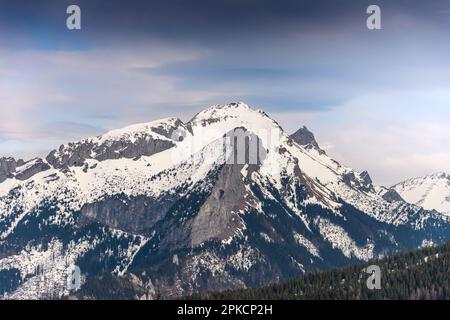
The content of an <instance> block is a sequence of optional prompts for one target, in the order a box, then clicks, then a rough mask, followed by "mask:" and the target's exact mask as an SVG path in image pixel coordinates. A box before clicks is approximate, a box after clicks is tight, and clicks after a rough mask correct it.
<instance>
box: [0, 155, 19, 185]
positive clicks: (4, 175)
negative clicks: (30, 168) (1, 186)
mask: <svg viewBox="0 0 450 320" xmlns="http://www.w3.org/2000/svg"><path fill="white" fill-rule="evenodd" d="M23 163H24V162H23V160H18V161H16V160H15V159H14V158H0V183H2V182H3V181H5V180H6V179H8V178H12V177H13V176H14V172H15V171H16V167H18V166H21V165H22V164H23Z"/></svg>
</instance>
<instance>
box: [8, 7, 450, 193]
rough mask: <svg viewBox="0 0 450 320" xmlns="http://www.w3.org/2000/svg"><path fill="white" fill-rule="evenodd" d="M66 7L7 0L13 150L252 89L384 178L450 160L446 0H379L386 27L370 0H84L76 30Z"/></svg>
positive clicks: (255, 100)
mask: <svg viewBox="0 0 450 320" xmlns="http://www.w3.org/2000/svg"><path fill="white" fill-rule="evenodd" d="M68 4H71V3H70V2H69V1H42V2H39V3H38V2H33V1H31V2H30V1H21V0H19V1H14V2H7V3H5V6H4V7H3V9H2V10H0V111H1V114H2V117H1V118H0V155H2V156H3V155H16V156H22V157H26V158H29V157H32V156H34V155H43V154H45V153H46V152H47V151H48V150H49V149H51V148H55V147H57V146H58V145H59V144H60V143H63V142H66V141H68V140H69V141H70V140H76V139H79V138H82V137H85V136H89V135H93V134H99V133H101V132H103V131H104V130H107V129H112V128H116V127H120V126H124V125H127V124H131V123H134V122H141V121H146V120H148V121H150V120H153V119H156V118H160V117H166V116H178V117H180V118H182V119H183V120H187V119H189V118H190V117H191V116H192V115H193V114H195V113H196V112H197V111H199V110H200V109H201V108H203V107H205V106H208V105H210V104H216V103H225V102H229V101H236V100H242V101H245V102H247V103H249V104H251V105H255V106H256V107H258V108H262V109H265V110H267V111H268V112H269V114H271V115H272V116H273V117H274V118H276V120H280V121H279V122H280V123H281V124H282V125H283V126H284V127H285V129H286V130H288V131H294V130H295V129H296V128H298V127H299V126H301V125H304V124H306V125H308V126H309V127H311V129H312V130H313V131H315V133H316V135H317V136H318V139H319V142H320V143H322V144H323V145H325V146H326V147H327V148H328V152H329V153H330V155H332V156H335V157H336V158H338V160H340V161H341V162H342V163H344V164H348V165H351V166H354V167H356V168H358V169H360V170H363V169H368V170H369V171H370V172H371V173H372V176H373V178H374V180H375V181H376V182H378V183H382V184H393V183H395V182H398V180H401V179H405V178H408V177H410V176H412V175H422V174H427V173H430V172H432V171H435V170H447V171H450V167H449V165H448V163H450V162H448V161H447V160H448V159H449V157H450V150H448V148H445V146H446V145H448V143H449V142H450V141H448V139H446V138H445V137H446V136H449V135H448V128H449V126H450V118H449V115H450V111H448V110H449V109H448V107H447V106H448V105H449V102H450V92H449V91H448V89H447V88H450V78H449V77H448V72H449V71H450V62H449V61H448V56H449V53H450V41H449V40H450V39H449V38H450V33H448V30H449V28H450V22H449V21H448V19H447V15H446V14H445V12H447V11H448V10H449V8H448V4H447V3H446V1H437V0H436V1H431V2H427V3H425V2H422V1H401V0H399V1H395V2H393V1H379V5H380V7H381V9H382V27H383V30H380V31H368V30H367V29H366V27H365V19H366V17H367V15H366V13H365V9H366V8H367V6H368V5H369V4H372V3H370V2H366V1H358V2H355V1H339V2H331V3H330V2H329V1H314V2H313V1H300V0H299V1H288V0H283V1H277V2H276V4H275V2H273V1H266V0H262V1H261V0H258V1H256V0H247V1H237V0H236V1H235V0H227V1H224V0H214V1H210V0H208V1H206V0H199V1H195V2H190V3H187V2H185V1H181V0H169V1H164V2H163V1H157V2H156V1H138V0H136V1H131V2H127V5H124V4H123V2H122V1H107V2H106V1H83V0H81V1H79V2H78V4H79V5H80V7H81V8H82V19H83V20H82V30H81V31H79V32H71V31H68V30H67V29H66V28H65V17H66V15H65V8H66V7H67V5H68ZM443 137H444V138H443ZM405 163H407V164H408V165H407V166H406V165H405Z"/></svg>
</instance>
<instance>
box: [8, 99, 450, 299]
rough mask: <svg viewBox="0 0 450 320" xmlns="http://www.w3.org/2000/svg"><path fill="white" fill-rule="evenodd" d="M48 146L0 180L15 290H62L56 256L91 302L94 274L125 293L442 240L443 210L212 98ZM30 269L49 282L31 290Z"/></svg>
mask: <svg viewBox="0 0 450 320" xmlns="http://www.w3.org/2000/svg"><path fill="white" fill-rule="evenodd" d="M299 141H300V140H299ZM147 142H148V143H149V144H148V145H145V146H146V147H143V148H140V147H139V146H140V144H141V143H144V144H146V143H147ZM157 142H158V143H164V145H158V146H159V147H157V146H156V145H155V143H157ZM309 144H310V145H311V140H310V143H309ZM119 146H120V147H119ZM130 146H133V147H130ZM147 146H148V149H147ZM150 146H151V147H150ZM109 148H110V150H109ZM127 148H131V149H127ZM134 148H136V149H134ZM124 150H134V151H124ZM128 152H130V153H128ZM117 154H119V155H120V157H119V156H117ZM52 155H53V156H52V158H51V159H50V161H48V160H47V161H48V163H49V165H50V168H48V169H46V170H44V171H39V170H37V171H39V172H33V170H31V171H29V172H32V173H33V174H32V175H30V174H29V175H30V176H29V177H28V178H27V179H25V180H20V179H18V177H15V176H12V177H10V178H8V179H7V180H6V181H4V182H3V183H0V277H6V276H8V277H9V279H10V280H11V281H10V282H9V283H11V286H10V287H8V288H4V289H3V290H4V291H7V292H8V293H9V294H10V295H11V296H13V297H24V298H27V297H36V298H43V297H47V296H48V295H60V294H68V289H67V288H65V287H64V283H65V280H66V279H65V278H64V276H67V273H68V272H61V270H62V269H63V270H66V269H67V267H68V264H69V265H70V264H76V265H78V266H79V267H80V268H81V272H82V273H83V274H85V275H87V279H85V280H86V287H85V289H83V290H81V291H80V294H79V297H83V298H89V297H97V298H102V297H101V292H93V291H92V290H90V289H89V290H88V288H91V289H92V288H93V287H99V286H100V287H107V286H108V283H105V281H106V282H111V283H112V284H114V286H115V287H116V288H117V287H119V288H123V290H124V292H127V294H126V296H130V297H132V298H136V297H146V298H152V297H155V296H163V297H176V296H179V295H184V294H189V293H192V292H196V291H203V290H222V289H229V288H239V287H248V286H257V285H263V284H266V283H269V282H273V281H277V280H279V279H283V278H288V277H292V276H297V275H301V274H304V273H305V272H309V271H317V270H326V269H328V268H331V267H336V266H344V265H348V264H351V263H355V262H359V261H367V260H368V259H371V258H373V257H377V256H380V255H388V254H391V253H395V252H398V251H401V250H407V249H412V248H416V247H419V246H421V245H422V244H424V243H430V242H436V243H437V242H441V241H444V240H446V239H448V238H449V237H450V223H449V222H448V220H447V219H445V218H443V217H442V215H437V214H436V213H434V212H430V211H427V210H423V209H422V208H419V207H417V206H415V205H412V204H408V203H405V202H404V201H403V200H402V199H401V198H395V197H393V198H392V199H391V201H387V200H386V199H385V198H386V196H385V193H380V192H378V191H375V190H374V189H375V187H373V185H372V181H371V179H370V177H369V175H368V174H367V173H366V172H362V173H359V172H357V171H355V170H352V169H351V168H347V167H345V166H343V165H341V164H339V163H338V162H336V161H335V160H333V159H331V158H330V157H328V156H327V155H326V154H325V153H323V152H321V151H320V150H318V149H317V148H315V147H312V148H310V147H307V146H306V147H305V146H304V145H301V144H299V143H298V142H296V141H295V140H294V139H293V138H292V137H289V136H288V135H287V134H286V133H285V132H284V131H283V129H282V128H281V127H280V126H279V125H278V124H277V123H276V122H275V121H274V120H272V119H271V118H269V117H268V116H267V114H265V113H264V112H262V111H256V110H253V109H251V108H250V107H248V106H247V105H245V104H243V103H233V104H229V105H223V106H213V107H210V108H208V109H205V110H204V111H202V112H200V113H198V114H197V115H196V116H195V117H194V118H193V119H192V120H190V121H189V122H188V123H187V124H183V123H182V122H181V121H179V120H177V119H174V118H170V119H164V120H161V121H155V122H152V123H149V124H141V125H136V126H131V127H127V128H124V129H120V130H114V131H111V132H109V133H107V134H105V135H102V136H99V137H95V138H88V139H85V140H83V141H81V142H78V143H73V144H69V145H67V146H65V147H62V148H61V149H60V150H59V151H56V152H54V153H52ZM45 163H46V161H45V160H41V161H35V163H33V165H31V166H30V167H33V166H34V165H37V167H39V165H42V164H45ZM30 164H31V163H30ZM22 167H23V168H22ZM24 168H25V167H24V166H23V165H22V166H20V168H18V169H17V170H16V171H17V172H19V171H20V172H22V171H21V169H24ZM15 174H16V172H15V173H14V175H15ZM24 177H26V175H25V176H24ZM36 257H42V259H41V258H36ZM49 257H51V258H49ZM41 267H42V268H43V269H46V270H47V271H46V272H44V273H45V274H48V278H47V282H46V285H41V286H39V281H40V280H39V279H41V278H42V277H41V276H42V272H41ZM36 268H37V269H38V270H36ZM17 270H19V271H17ZM111 276H113V277H114V278H113V279H114V280H111ZM116 276H117V277H118V278H115V277H116ZM108 279H109V280H108ZM55 288H56V289H55Z"/></svg>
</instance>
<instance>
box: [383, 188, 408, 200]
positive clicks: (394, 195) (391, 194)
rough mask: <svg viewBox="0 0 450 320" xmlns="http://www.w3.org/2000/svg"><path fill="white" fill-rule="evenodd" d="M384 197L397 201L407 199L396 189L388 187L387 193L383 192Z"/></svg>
mask: <svg viewBox="0 0 450 320" xmlns="http://www.w3.org/2000/svg"><path fill="white" fill-rule="evenodd" d="M382 197H383V199H384V200H386V201H387V202H397V201H401V202H403V201H405V200H403V198H402V197H401V196H400V194H398V192H397V191H395V190H394V189H388V190H387V191H386V193H385V194H383V196H382Z"/></svg>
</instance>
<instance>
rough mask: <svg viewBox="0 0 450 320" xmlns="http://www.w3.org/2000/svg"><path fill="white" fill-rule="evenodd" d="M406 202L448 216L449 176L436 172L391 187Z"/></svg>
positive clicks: (449, 207)
mask: <svg viewBox="0 0 450 320" xmlns="http://www.w3.org/2000/svg"><path fill="white" fill-rule="evenodd" d="M393 189H395V190H396V191H397V192H398V193H399V194H400V195H401V196H402V197H403V198H404V199H405V200H406V201H407V202H409V203H413V204H416V205H418V206H421V207H423V208H425V209H427V210H436V211H438V212H440V213H442V214H445V215H448V216H450V175H449V174H447V173H445V172H436V173H433V174H430V175H428V176H424V177H419V178H414V179H409V180H406V181H403V182H400V183H398V184H396V185H395V186H393Z"/></svg>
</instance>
